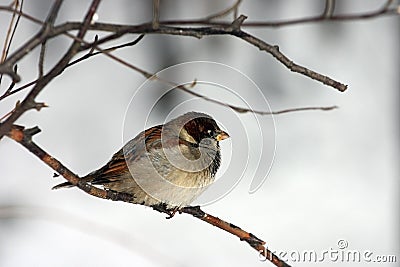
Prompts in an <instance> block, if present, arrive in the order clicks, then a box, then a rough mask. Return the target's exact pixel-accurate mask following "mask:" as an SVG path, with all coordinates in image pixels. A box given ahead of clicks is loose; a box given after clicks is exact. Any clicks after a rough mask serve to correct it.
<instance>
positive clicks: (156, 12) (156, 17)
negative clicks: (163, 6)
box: [152, 0, 160, 29]
mask: <svg viewBox="0 0 400 267" xmlns="http://www.w3.org/2000/svg"><path fill="white" fill-rule="evenodd" d="M159 21H160V0H153V20H152V26H153V28H154V29H158V26H159Z"/></svg>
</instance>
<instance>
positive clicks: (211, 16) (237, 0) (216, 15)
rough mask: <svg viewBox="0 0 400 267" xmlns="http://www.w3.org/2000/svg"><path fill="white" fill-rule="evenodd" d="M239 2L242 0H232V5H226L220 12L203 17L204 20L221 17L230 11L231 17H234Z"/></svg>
mask: <svg viewBox="0 0 400 267" xmlns="http://www.w3.org/2000/svg"><path fill="white" fill-rule="evenodd" d="M241 2H242V0H236V2H234V3H233V5H232V6H230V7H228V8H227V9H225V10H222V11H220V12H217V13H215V14H212V15H209V16H207V17H205V20H213V19H218V18H222V17H225V16H227V15H229V14H230V13H232V12H233V13H234V16H233V19H236V15H237V9H238V7H239V5H240V3H241Z"/></svg>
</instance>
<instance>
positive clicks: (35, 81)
mask: <svg viewBox="0 0 400 267" xmlns="http://www.w3.org/2000/svg"><path fill="white" fill-rule="evenodd" d="M96 36H97V35H96ZM143 37H144V34H141V35H140V36H139V37H138V38H136V39H135V40H134V41H132V42H128V43H125V44H121V45H117V46H113V47H110V48H107V49H104V51H107V52H111V51H115V50H117V49H120V48H124V47H128V46H134V45H136V44H137V43H138V42H140V40H142V39H143ZM95 42H96V41H95ZM95 42H94V43H95ZM94 50H95V49H94V47H93V46H92V48H91V49H90V50H89V51H88V53H87V54H86V55H84V56H82V57H80V58H78V59H76V60H74V61H71V62H70V63H68V65H67V66H66V67H65V68H69V67H71V66H73V65H75V64H77V63H79V62H81V61H83V60H85V59H88V58H90V57H93V56H96V55H99V54H102V52H93V51H94ZM38 80H39V79H36V80H34V81H31V82H29V83H27V84H24V85H23V86H20V87H18V88H16V89H14V90H12V91H11V89H12V88H13V87H14V85H15V83H14V82H12V86H10V88H9V89H8V90H7V91H6V93H4V94H3V95H1V96H0V101H1V100H3V99H4V98H6V97H8V96H10V95H13V94H15V93H18V92H20V91H22V90H24V89H26V88H28V87H29V86H31V85H34V84H35V83H37V81H38Z"/></svg>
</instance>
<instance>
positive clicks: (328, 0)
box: [322, 0, 336, 19]
mask: <svg viewBox="0 0 400 267" xmlns="http://www.w3.org/2000/svg"><path fill="white" fill-rule="evenodd" d="M335 4H336V0H325V9H324V12H323V13H322V16H323V17H325V18H326V19H328V18H330V17H332V15H333V12H334V11H335Z"/></svg>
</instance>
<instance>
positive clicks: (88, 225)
mask: <svg viewBox="0 0 400 267" xmlns="http://www.w3.org/2000/svg"><path fill="white" fill-rule="evenodd" d="M161 2H162V3H163V5H162V13H161V19H176V18H180V19H188V18H196V17H204V16H206V15H208V14H210V13H213V12H216V11H217V10H221V9H223V8H225V7H227V6H228V5H229V4H230V2H232V1H202V2H201V3H200V2H198V1H161ZM243 2H244V3H243V4H242V5H241V7H240V13H241V14H245V15H248V16H249V19H248V20H249V21H254V20H275V19H289V18H300V17H305V16H311V15H314V14H317V13H318V12H320V10H321V9H322V8H323V1H243ZM383 2H384V1H378V0H376V1H375V0H369V1H362V0H352V1H337V12H338V13H339V12H367V11H370V10H375V9H377V8H378V7H379V6H380V5H381V4H382V3H383ZM0 3H1V4H2V5H5V4H8V3H9V1H4V0H1V1H0ZM51 3H52V1H48V0H46V1H44V0H43V1H25V2H24V10H25V12H28V13H29V14H31V15H33V16H35V17H37V18H42V19H43V18H45V17H46V14H47V12H48V10H49V8H50V6H51ZM88 6H89V1H76V0H75V1H65V3H64V4H63V6H62V9H61V12H60V16H59V18H58V22H59V23H61V22H65V21H76V20H80V19H81V18H82V17H83V15H84V14H85V12H86V10H87V7H88ZM98 15H99V21H101V22H114V23H129V24H133V23H142V22H147V21H149V19H150V17H151V1H126V0H125V1H103V2H102V3H101V5H100V9H99V12H98ZM9 18H10V15H9V14H8V13H6V12H1V13H0V25H1V29H2V30H1V32H2V34H3V33H4V32H5V30H4V29H5V28H6V27H7V25H8V22H9ZM399 26H400V25H399V17H396V16H384V17H380V18H376V19H369V20H361V21H351V22H335V23H333V22H326V23H309V24H300V25H294V26H287V27H281V28H275V29H274V28H245V30H247V31H249V32H251V33H253V34H254V35H256V36H258V37H260V38H262V39H264V40H265V41H267V42H269V43H271V44H274V45H275V44H276V45H279V47H280V50H281V51H282V52H283V53H285V54H286V55H287V56H288V57H289V58H291V59H292V60H293V61H295V62H296V63H298V64H302V65H304V66H306V67H308V68H310V69H313V70H316V71H318V72H320V73H322V74H326V75H328V76H330V77H333V78H335V79H337V80H339V81H342V82H344V83H346V84H348V85H349V89H348V91H346V92H345V93H340V92H338V91H336V90H334V89H332V88H329V87H327V86H324V85H322V84H320V83H318V82H316V81H313V80H311V79H309V78H307V77H304V76H302V75H299V74H295V73H292V72H290V71H289V70H288V69H287V68H285V67H284V66H283V65H281V64H280V63H278V62H277V61H276V60H275V59H274V58H272V57H271V56H270V55H269V54H266V53H264V52H261V51H259V50H258V49H257V48H255V47H253V46H251V45H249V44H247V43H245V42H244V41H242V40H239V39H237V38H233V37H229V36H213V37H204V38H202V39H201V40H198V39H195V38H191V37H178V36H160V35H148V36H145V38H144V39H143V40H142V41H141V42H140V43H139V44H138V45H136V46H134V47H130V48H125V49H123V50H120V51H118V52H116V53H115V54H116V55H118V56H120V57H122V58H124V59H125V60H127V61H128V62H130V63H132V64H134V65H136V66H139V67H141V68H143V69H145V70H148V71H150V72H157V71H161V70H163V69H164V68H166V67H170V66H173V65H175V64H179V63H184V62H191V61H198V60H201V61H213V62H218V63H222V64H226V65H228V66H231V67H233V68H236V69H237V70H239V71H241V72H242V73H244V74H245V75H247V76H248V77H249V78H250V79H251V80H253V81H254V83H255V84H256V85H257V86H258V87H259V88H260V90H261V91H262V93H263V94H264V95H265V97H266V99H267V100H268V102H269V104H270V105H271V108H272V110H279V109H285V108H294V107H302V106H330V105H337V106H339V109H337V110H333V111H329V112H322V111H307V112H297V113H290V114H285V115H279V116H275V117H274V121H275V128H276V129H273V127H271V121H272V120H271V117H260V116H258V117H257V118H258V119H259V122H260V125H261V127H262V129H261V131H260V130H259V129H257V128H252V126H251V125H250V126H249V128H247V129H246V131H247V133H248V134H249V137H248V138H249V140H251V141H250V142H254V140H257V138H258V137H257V136H258V134H259V133H260V132H262V133H266V134H271V133H273V132H274V131H275V130H276V154H275V160H274V163H273V166H272V169H271V171H270V173H269V175H268V177H267V179H266V181H265V182H264V184H263V185H262V186H261V188H259V189H258V190H257V191H256V192H255V193H253V194H249V187H250V184H251V182H252V180H253V178H254V179H256V178H255V177H253V176H252V175H251V174H252V173H254V170H251V168H257V165H254V163H249V164H250V165H249V168H250V170H249V171H248V172H246V173H245V175H244V177H243V178H242V179H241V181H240V183H239V184H238V185H237V186H236V187H235V188H234V189H233V190H232V191H231V192H230V193H229V194H227V195H226V196H225V197H223V198H222V199H220V200H219V201H216V202H214V203H212V204H210V205H207V206H205V207H204V210H206V211H207V212H209V213H211V214H214V215H217V216H219V217H220V218H223V219H226V220H228V221H229V222H232V223H234V224H236V225H238V226H240V227H242V228H244V229H246V230H249V231H251V232H252V233H253V234H255V235H256V236H258V237H260V238H262V239H263V240H265V241H266V242H267V245H268V247H269V248H270V249H271V250H273V251H278V252H280V251H282V252H284V251H286V252H288V253H290V252H295V251H298V252H299V253H302V252H304V251H315V252H316V253H317V255H318V256H319V258H321V257H322V254H323V252H324V251H335V250H338V251H345V252H346V251H349V250H354V251H359V252H360V253H361V254H363V253H364V252H366V251H367V252H368V251H370V252H372V256H371V260H372V261H373V260H374V259H375V256H378V255H395V256H396V257H397V263H374V262H371V263H369V264H368V266H399V265H398V264H399V261H400V254H399V251H400V243H399V242H400V241H399V239H400V233H399V223H400V221H399V185H400V183H399V178H400V176H399V165H398V162H399V142H398V140H399V32H400V31H399ZM37 30H38V26H37V25H35V24H33V23H31V22H29V21H27V20H25V19H22V21H21V24H20V26H19V29H18V31H17V34H16V37H15V46H13V49H15V48H16V47H17V45H18V44H21V43H22V42H24V41H26V40H27V38H28V36H32V35H33V34H34V33H36V32H37ZM1 38H4V36H3V35H2V37H1ZM134 38H136V36H130V37H126V38H124V39H123V40H125V41H129V40H133V39H134ZM0 41H1V42H3V39H1V40H0ZM69 43H70V40H69V39H67V38H58V39H55V40H52V41H50V42H49V43H48V51H47V52H48V54H47V55H48V57H47V58H46V60H47V61H46V69H48V68H50V67H51V66H52V64H54V62H56V60H57V59H58V58H59V57H60V56H61V55H62V54H63V53H64V51H65V48H66V47H67V46H68V44H69ZM38 53H39V52H38V49H36V50H35V51H33V53H32V54H31V55H30V56H29V57H27V58H26V59H24V60H23V61H21V63H19V73H20V74H21V76H22V80H23V82H28V81H30V80H32V79H35V77H36V75H37V63H36V62H37V56H38ZM202 71H204V70H202ZM223 75H224V74H220V75H219V76H220V77H222V78H223V79H226V80H227V81H228V80H229V79H233V77H229V76H226V77H224V76H223ZM189 76H192V77H193V78H196V73H191V74H190V73H189ZM8 82H9V79H8V78H3V83H2V87H1V92H0V93H3V91H4V90H5V88H7V86H6V85H7V84H8ZM143 82H145V78H144V77H142V76H140V75H139V74H138V73H136V72H134V71H132V70H130V69H128V68H126V67H124V66H122V65H120V64H117V63H116V62H114V61H112V60H110V59H108V58H106V57H104V56H97V57H93V58H91V59H89V60H86V61H84V62H82V63H80V64H78V65H75V66H74V67H71V68H69V69H68V70H66V71H65V72H64V73H63V74H62V75H61V76H60V77H58V78H56V79H55V80H54V81H53V82H52V83H51V84H49V86H47V87H46V88H45V90H43V92H42V93H41V94H40V95H39V97H38V101H43V102H46V103H47V104H48V105H49V106H50V107H49V108H47V109H43V110H42V111H40V112H36V111H30V112H28V113H26V114H25V115H24V116H23V117H21V119H19V120H18V121H17V123H18V124H21V125H26V126H27V127H33V126H36V125H38V126H39V127H40V128H41V129H42V132H41V133H40V134H38V135H37V136H35V141H36V142H37V143H38V144H39V145H40V146H41V147H42V148H44V149H45V150H46V151H48V152H49V153H50V154H51V155H53V156H54V157H56V158H57V159H59V160H60V161H61V162H62V163H63V164H65V165H66V166H67V167H69V168H70V169H71V170H72V171H74V172H75V173H77V174H79V175H84V174H86V173H88V172H90V171H92V170H94V169H96V168H98V167H100V166H102V165H103V164H104V163H106V162H107V161H108V160H109V158H110V157H111V155H112V154H113V153H114V152H116V151H117V150H118V149H120V147H121V146H122V145H123V143H124V140H123V138H122V135H123V133H124V129H123V125H124V119H125V112H126V110H127V108H128V105H129V102H130V99H131V98H132V96H133V95H134V93H135V92H136V91H137V90H138V88H139V87H140V86H141V84H142V83H143ZM237 86H238V88H240V91H239V92H242V93H243V94H244V95H246V96H243V97H244V98H246V99H247V100H248V101H250V102H252V101H253V102H254V103H258V102H257V99H258V98H257V97H255V96H252V94H250V93H248V92H252V91H251V90H253V89H249V90H250V91H247V94H246V88H243V87H241V84H237ZM149 87H151V86H149ZM154 87H155V88H157V85H154ZM238 90H239V89H238ZM23 95H24V93H20V94H16V95H14V96H13V97H11V98H8V99H7V100H4V101H2V102H0V115H3V114H5V113H7V112H8V111H9V110H10V109H11V108H12V106H13V105H14V104H15V102H16V101H17V100H19V99H22V98H23ZM161 95H162V91H157V89H154V90H153V91H152V92H150V93H149V97H148V100H149V101H150V99H152V98H153V97H157V96H161ZM221 97H222V98H223V96H221ZM223 99H224V98H223ZM225 99H226V100H229V97H228V98H225ZM143 101H146V99H145V98H144V100H143ZM177 103H179V98H174V97H170V98H167V99H166V100H165V101H164V102H163V103H162V105H161V106H160V107H158V108H157V109H156V110H154V112H153V115H152V117H151V122H150V124H149V125H154V124H156V123H161V122H163V118H165V114H166V113H168V112H170V111H171V110H172V109H173V108H174V107H175V105H177ZM196 103H200V102H199V101H198V102H196ZM202 105H203V108H202V109H201V110H199V107H198V106H196V110H198V111H203V112H207V111H208V112H209V113H210V111H212V110H213V108H215V107H212V105H211V104H209V103H207V102H203V104H202ZM255 105H257V104H255ZM257 108H258V109H267V108H268V107H267V106H257ZM220 110H224V108H220ZM130 111H131V113H129V114H128V116H127V117H128V118H131V120H132V121H131V120H130V121H129V123H130V124H132V125H135V122H134V119H135V118H143V117H144V116H147V114H148V110H141V109H139V108H136V109H135V108H134V107H133V108H132V107H130ZM227 113H230V114H235V113H233V112H232V111H229V110H227V109H225V111H221V112H218V113H213V112H211V115H213V116H214V117H215V118H216V119H217V120H218V121H220V122H221V124H223V125H224V126H229V123H230V117H229V116H231V115H226V114H227ZM236 115H237V114H235V116H236ZM237 118H239V119H240V120H242V121H247V120H250V119H251V118H252V116H251V115H241V114H239V115H237ZM136 127H137V128H136V129H135V130H134V131H133V132H132V133H131V135H132V136H131V137H133V136H135V135H136V134H137V133H138V132H139V131H140V130H142V129H143V127H144V125H136ZM227 131H228V132H229V133H230V135H231V136H232V138H231V140H230V141H227V142H226V143H222V144H221V145H222V153H223V163H224V165H223V168H225V170H226V169H228V170H230V171H231V172H232V173H237V174H240V173H242V171H243V170H242V169H240V168H239V167H238V166H239V165H236V164H230V165H229V163H230V161H229V157H228V155H232V158H234V157H241V156H242V155H243V157H244V160H245V159H246V158H247V156H248V155H250V156H252V153H257V149H255V150H254V151H256V152H254V151H253V150H251V151H249V149H248V148H247V147H246V146H245V144H246V140H244V139H241V140H238V139H239V138H238V137H237V138H235V136H241V133H240V132H239V131H240V129H237V128H235V127H231V128H229V127H227ZM241 144H242V145H243V147H241V146H240V145H241ZM253 144H254V143H253ZM232 148H235V149H233V150H232ZM262 149H265V150H268V151H264V152H265V153H271V151H270V150H271V148H270V145H268V144H265V146H264V147H262ZM269 164H270V162H268V161H265V162H264V161H262V162H260V168H266V166H269ZM240 167H241V166H240ZM252 171H253V172H252ZM52 176H53V171H52V170H51V169H50V168H48V167H47V166H45V165H44V164H43V163H42V162H41V161H39V160H38V159H37V158H36V157H35V156H33V155H32V154H31V153H29V152H28V151H26V150H25V148H23V147H22V146H20V145H19V144H17V143H15V142H14V141H12V140H9V139H8V138H4V139H3V140H2V141H1V142H0V178H1V186H0V266H2V267H3V266H5V267H6V266H7V267H8V266H110V265H113V266H258V265H259V266H272V265H271V264H270V263H265V262H262V261H260V260H259V257H258V255H257V252H255V251H254V250H253V249H251V248H250V247H249V246H248V245H247V244H245V243H243V242H240V241H239V240H238V239H237V238H236V237H232V236H230V235H229V234H227V233H225V232H223V231H220V230H218V229H217V228H215V227H212V226H210V225H208V224H205V223H203V222H201V221H199V220H196V219H194V218H192V217H191V216H188V215H177V216H175V217H174V218H173V219H171V220H165V219H164V217H165V216H164V215H162V214H159V213H157V212H155V211H153V210H152V209H150V208H145V207H142V206H135V205H129V204H126V203H120V202H112V201H107V200H101V199H97V198H94V197H92V196H89V195H87V194H85V193H83V192H82V191H79V190H77V189H69V190H58V191H52V190H50V189H51V187H52V186H54V185H56V184H57V183H59V182H62V181H63V179H62V178H61V177H59V178H55V179H53V178H52ZM237 178H238V177H232V179H237ZM223 179H229V178H227V177H225V176H223ZM340 240H344V242H347V245H348V247H347V248H346V249H344V250H340V249H339V248H338V242H339V241H340ZM339 257H340V255H339ZM289 263H290V264H291V265H293V266H308V265H310V262H293V261H289ZM322 264H323V265H324V266H326V265H334V264H335V266H355V265H356V266H363V265H365V264H366V261H365V260H364V259H363V258H361V262H360V263H353V262H346V261H342V260H340V258H339V260H338V261H337V262H333V261H332V260H330V259H329V258H325V260H324V261H323V262H322Z"/></svg>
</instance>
